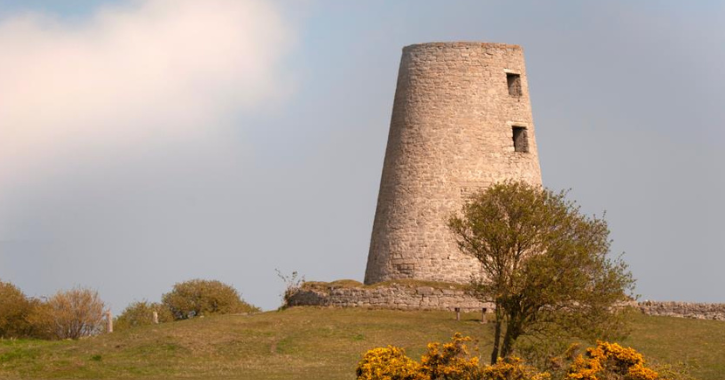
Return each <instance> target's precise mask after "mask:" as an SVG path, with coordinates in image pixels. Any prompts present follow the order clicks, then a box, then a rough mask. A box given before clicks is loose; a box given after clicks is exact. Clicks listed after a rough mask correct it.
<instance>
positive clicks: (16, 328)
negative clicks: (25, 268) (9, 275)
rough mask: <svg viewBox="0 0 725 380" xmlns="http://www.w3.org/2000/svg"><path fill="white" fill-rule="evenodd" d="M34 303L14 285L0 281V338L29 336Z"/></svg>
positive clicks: (31, 331)
mask: <svg viewBox="0 0 725 380" xmlns="http://www.w3.org/2000/svg"><path fill="white" fill-rule="evenodd" d="M35 303H37V302H34V301H33V300H30V299H28V298H27V297H25V294H23V292H21V291H20V289H18V288H17V287H16V286H15V285H13V284H11V283H9V282H2V281H0V338H25V337H29V336H31V335H32V333H33V325H32V320H33V314H34V312H35Z"/></svg>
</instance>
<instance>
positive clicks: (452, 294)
mask: <svg viewBox="0 0 725 380" xmlns="http://www.w3.org/2000/svg"><path fill="white" fill-rule="evenodd" d="M357 284H359V285H356V284H352V285H351V284H350V283H349V282H348V283H346V285H342V286H341V285H337V284H335V283H334V282H332V283H308V284H305V285H303V286H302V288H300V289H298V290H297V291H295V292H294V293H293V294H292V295H291V296H290V297H289V298H288V300H287V306H332V307H363V308H371V309H395V310H448V311H453V310H455V309H456V308H460V309H461V311H480V310H481V309H482V308H487V309H488V310H489V311H492V310H493V305H492V304H490V303H483V302H481V301H479V300H477V299H476V298H475V297H473V296H471V295H469V294H467V293H466V292H465V290H463V289H462V288H461V287H460V286H458V287H457V286H453V285H446V284H438V285H435V286H431V285H420V284H411V283H407V284H406V283H393V284H388V285H373V286H363V285H362V284H360V283H357ZM627 305H628V306H632V307H636V308H638V309H639V310H640V311H641V312H642V313H643V314H646V315H656V316H667V317H677V318H694V319H711V320H718V321H725V304H722V303H692V302H656V301H643V302H631V303H628V304H627Z"/></svg>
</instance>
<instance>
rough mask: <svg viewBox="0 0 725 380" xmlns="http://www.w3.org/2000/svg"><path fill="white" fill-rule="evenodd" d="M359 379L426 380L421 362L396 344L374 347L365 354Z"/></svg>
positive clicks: (358, 367)
mask: <svg viewBox="0 0 725 380" xmlns="http://www.w3.org/2000/svg"><path fill="white" fill-rule="evenodd" d="M356 374H357V378H358V379H359V380H425V379H429V378H428V377H425V376H424V375H423V374H422V373H420V364H418V363H417V362H416V361H415V360H413V359H411V358H409V357H407V356H405V350H403V349H402V348H399V347H395V346H388V347H381V348H373V349H372V350H370V351H368V352H366V353H365V355H363V358H362V360H360V363H358V366H357V370H356Z"/></svg>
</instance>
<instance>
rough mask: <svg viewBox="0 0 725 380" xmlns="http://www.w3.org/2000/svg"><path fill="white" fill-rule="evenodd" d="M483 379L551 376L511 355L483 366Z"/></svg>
mask: <svg viewBox="0 0 725 380" xmlns="http://www.w3.org/2000/svg"><path fill="white" fill-rule="evenodd" d="M482 379H485V380H548V379H551V376H550V375H549V373H547V372H538V371H537V370H536V369H535V368H534V367H531V366H528V365H526V364H524V362H523V360H522V359H520V358H518V357H515V356H511V357H508V358H499V359H498V361H496V363H495V364H492V365H487V366H486V367H484V368H483V377H482Z"/></svg>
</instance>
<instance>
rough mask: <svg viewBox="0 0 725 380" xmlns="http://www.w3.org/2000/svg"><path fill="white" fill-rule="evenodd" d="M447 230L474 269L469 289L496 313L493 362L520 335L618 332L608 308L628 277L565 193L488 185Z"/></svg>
mask: <svg viewBox="0 0 725 380" xmlns="http://www.w3.org/2000/svg"><path fill="white" fill-rule="evenodd" d="M448 226H449V228H450V230H451V231H452V232H453V233H454V235H455V237H456V240H457V243H458V247H459V248H460V250H461V251H462V252H463V253H465V254H468V255H471V256H473V257H475V258H477V259H478V261H479V262H480V263H481V267H482V274H481V277H480V278H474V279H472V284H471V285H472V289H473V290H474V292H475V294H476V295H477V296H478V297H479V298H480V299H481V300H483V301H485V302H492V303H493V304H494V305H495V307H496V309H495V313H496V322H495V325H494V346H493V352H492V353H491V363H492V364H493V363H495V362H496V360H497V359H498V358H499V357H506V356H508V355H510V354H511V353H512V351H513V348H514V343H515V342H516V340H517V339H518V338H519V337H521V336H523V335H529V336H533V337H540V338H544V339H545V338H548V337H551V335H552V333H553V332H554V331H558V332H561V331H566V332H567V333H568V334H570V335H572V336H576V337H580V338H584V339H593V338H600V339H609V338H611V337H613V336H617V335H619V334H621V333H622V332H623V331H624V327H625V324H624V319H623V318H622V317H621V315H619V314H618V313H616V312H614V309H613V307H614V306H616V305H617V304H618V303H621V302H625V301H628V300H630V299H631V298H630V295H631V291H632V290H633V287H634V279H633V278H632V275H631V273H630V272H629V271H628V269H627V265H626V264H625V263H624V262H623V261H622V260H621V257H620V258H616V259H612V258H610V257H609V256H608V253H609V247H610V243H611V241H610V240H609V228H608V226H607V223H606V222H605V221H604V219H601V218H597V217H596V216H593V217H589V216H586V215H582V214H581V213H580V209H579V207H578V206H577V205H576V203H575V202H572V201H568V200H566V193H565V192H559V193H554V192H552V191H551V190H548V189H546V188H543V187H540V186H534V185H529V184H527V183H525V182H513V181H507V182H503V183H498V184H494V185H492V186H491V187H489V188H487V189H485V190H483V191H480V192H478V193H476V194H474V195H472V197H471V198H470V199H469V201H468V202H466V204H465V205H464V206H463V208H462V212H461V214H456V215H452V216H451V217H450V219H449V220H448ZM504 328H505V331H504Z"/></svg>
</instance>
